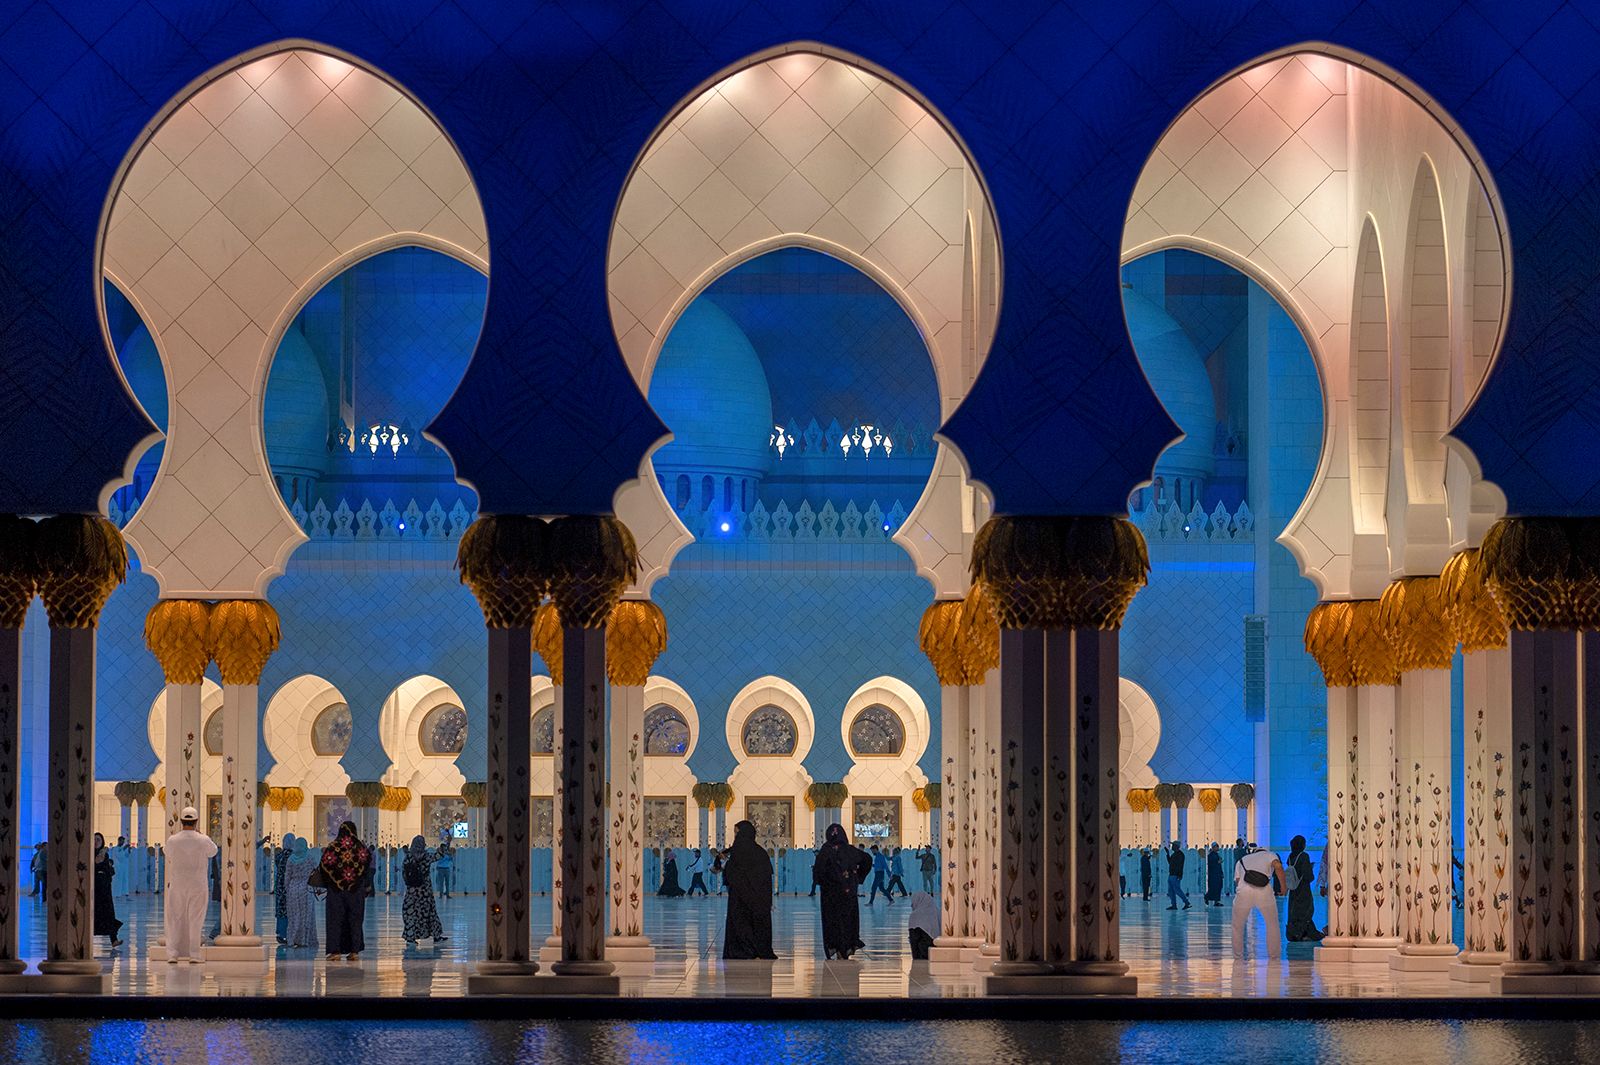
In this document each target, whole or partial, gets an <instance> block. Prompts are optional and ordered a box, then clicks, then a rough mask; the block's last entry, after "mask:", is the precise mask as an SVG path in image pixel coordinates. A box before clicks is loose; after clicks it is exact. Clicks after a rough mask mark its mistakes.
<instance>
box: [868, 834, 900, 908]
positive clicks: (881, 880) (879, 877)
mask: <svg viewBox="0 0 1600 1065" xmlns="http://www.w3.org/2000/svg"><path fill="white" fill-rule="evenodd" d="M871 857H872V890H871V891H869V892H868V893H867V905H868V906H871V905H872V902H873V900H874V899H876V898H877V897H878V893H879V892H882V893H883V897H884V898H886V899H888V900H889V903H890V905H893V904H894V896H893V895H891V894H889V889H888V888H887V887H886V886H885V883H886V882H887V880H888V878H889V859H888V858H886V857H884V854H883V852H882V851H880V850H879V849H878V845H877V844H876V843H874V844H873V845H872V854H871Z"/></svg>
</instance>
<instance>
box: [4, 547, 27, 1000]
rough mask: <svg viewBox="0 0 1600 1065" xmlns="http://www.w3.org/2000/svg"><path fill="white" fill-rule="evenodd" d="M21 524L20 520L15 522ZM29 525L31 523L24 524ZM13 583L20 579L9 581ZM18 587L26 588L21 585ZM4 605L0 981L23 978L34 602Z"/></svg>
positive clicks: (20, 600)
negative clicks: (27, 680)
mask: <svg viewBox="0 0 1600 1065" xmlns="http://www.w3.org/2000/svg"><path fill="white" fill-rule="evenodd" d="M11 520H12V521H15V520H17V519H11ZM22 520H26V519H22ZM6 576H7V578H8V580H15V576H14V575H11V574H7V575H6ZM17 583H19V584H20V583H22V582H21V581H17ZM27 588H28V589H29V591H28V595H27V597H26V598H25V597H23V596H22V595H20V594H19V595H17V596H15V597H13V598H14V600H15V601H7V602H4V603H3V604H0V977H5V976H11V975H14V974H16V973H20V972H22V971H23V970H24V969H26V968H27V964H26V963H25V962H23V961H22V959H21V958H20V957H19V956H18V950H17V947H18V942H19V938H20V937H19V925H18V916H17V899H18V895H19V894H20V885H19V879H20V876H21V870H20V869H19V868H18V862H17V848H18V846H19V844H20V841H19V840H18V838H17V786H18V783H19V782H20V781H21V779H22V771H21V761H20V747H21V742H22V619H23V617H24V616H25V615H26V614H27V612H28V603H29V602H30V600H31V598H32V594H31V581H30V582H28V584H27Z"/></svg>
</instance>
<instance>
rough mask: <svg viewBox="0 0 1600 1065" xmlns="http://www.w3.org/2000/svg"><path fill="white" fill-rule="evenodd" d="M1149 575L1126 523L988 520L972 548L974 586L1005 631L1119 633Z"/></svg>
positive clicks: (1139, 539) (1138, 540) (1134, 530)
mask: <svg viewBox="0 0 1600 1065" xmlns="http://www.w3.org/2000/svg"><path fill="white" fill-rule="evenodd" d="M1149 574H1150V557H1149V553H1148V552H1147V550H1146V548H1145V542H1144V536H1143V535H1141V534H1140V532H1139V529H1138V527H1137V526H1135V525H1134V524H1133V523H1132V522H1130V521H1128V520H1127V519H1125V518H1110V517H1100V516H1057V515H1016V516H1000V515H997V516H995V517H992V518H990V519H989V520H988V521H986V522H984V524H983V527H982V528H981V529H979V530H978V535H977V537H976V538H975V539H974V540H973V544H972V577H973V583H974V584H982V585H984V586H985V587H986V588H987V589H988V591H989V592H991V593H992V594H993V597H994V609H995V613H996V615H997V616H998V618H999V621H1000V625H1001V626H1002V627H1003V628H1008V629H1022V628H1037V629H1077V628H1085V629H1115V628H1120V627H1121V625H1122V619H1123V618H1124V617H1125V616H1126V615H1127V612H1128V605H1129V604H1130V603H1132V602H1133V597H1134V595H1135V594H1137V592H1138V591H1139V589H1140V588H1143V587H1144V585H1145V583H1146V581H1147V580H1148V578H1149Z"/></svg>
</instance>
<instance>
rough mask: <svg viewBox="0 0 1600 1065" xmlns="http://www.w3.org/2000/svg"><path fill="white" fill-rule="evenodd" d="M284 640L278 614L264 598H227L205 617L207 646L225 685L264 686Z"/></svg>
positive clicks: (212, 608) (215, 605)
mask: <svg viewBox="0 0 1600 1065" xmlns="http://www.w3.org/2000/svg"><path fill="white" fill-rule="evenodd" d="M282 639H283V632H282V629H281V628H280V627H279V624H278V612H277V611H276V610H274V609H273V608H272V604H271V603H269V602H267V601H266V600H265V599H224V600H223V601H222V602H220V603H216V604H214V605H213V606H212V607H211V610H210V613H209V615H208V616H207V618H206V643H207V646H208V647H209V648H210V650H211V657H212V658H214V659H215V660H216V663H217V668H218V669H220V670H221V671H222V683H224V684H259V683H261V671H262V670H263V669H265V668H266V665H267V659H269V658H271V657H272V654H273V652H274V651H276V650H277V649H278V644H279V643H280V642H281V641H282ZM202 668H203V667H202Z"/></svg>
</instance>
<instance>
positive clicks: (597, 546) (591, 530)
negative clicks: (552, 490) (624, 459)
mask: <svg viewBox="0 0 1600 1065" xmlns="http://www.w3.org/2000/svg"><path fill="white" fill-rule="evenodd" d="M549 542H550V598H551V600H552V601H554V602H555V604H556V608H557V609H558V610H560V612H561V621H562V624H564V625H576V626H578V627H580V628H585V629H598V628H599V627H600V626H602V625H604V624H605V623H606V621H607V620H608V619H609V618H610V617H611V612H612V610H613V609H615V607H616V605H617V603H618V601H619V600H621V598H622V593H623V591H625V590H626V589H627V587H628V585H629V584H631V583H633V580H634V578H635V577H637V576H638V575H639V549H638V547H637V546H636V545H635V544H634V542H633V533H632V532H630V531H629V530H628V527H627V526H626V525H624V524H623V523H622V522H621V521H620V520H618V519H617V518H615V517H612V516H611V515H607V514H569V515H566V516H565V517H560V518H556V519H555V520H553V521H551V522H550V541H549Z"/></svg>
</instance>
